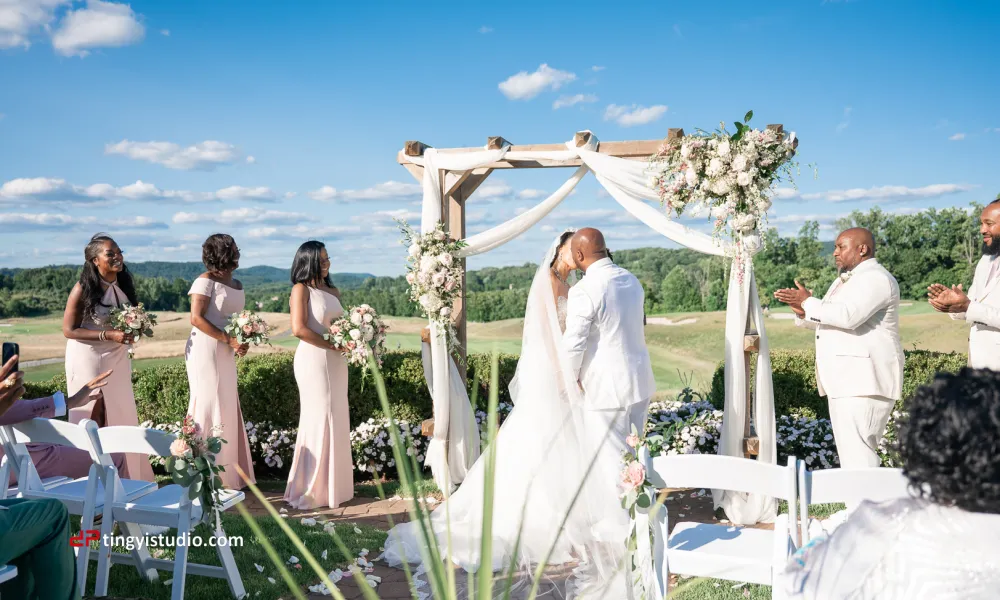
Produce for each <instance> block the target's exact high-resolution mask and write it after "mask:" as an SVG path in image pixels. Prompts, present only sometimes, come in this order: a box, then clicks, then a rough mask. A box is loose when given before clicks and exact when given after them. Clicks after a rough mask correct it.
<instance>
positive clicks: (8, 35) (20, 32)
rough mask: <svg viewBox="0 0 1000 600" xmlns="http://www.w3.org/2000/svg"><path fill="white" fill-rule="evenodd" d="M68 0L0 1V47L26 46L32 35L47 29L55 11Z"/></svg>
mask: <svg viewBox="0 0 1000 600" xmlns="http://www.w3.org/2000/svg"><path fill="white" fill-rule="evenodd" d="M69 2H70V0H3V1H0V49H5V48H16V47H18V46H20V47H23V48H28V47H30V46H31V37H32V35H34V34H36V33H39V32H42V31H47V30H48V29H49V27H50V25H51V24H52V22H53V21H54V20H55V11H56V9H57V8H59V6H61V5H63V4H69Z"/></svg>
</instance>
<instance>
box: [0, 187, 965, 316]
mask: <svg viewBox="0 0 1000 600" xmlns="http://www.w3.org/2000/svg"><path fill="white" fill-rule="evenodd" d="M981 210H982V207H981V206H978V205H973V206H972V207H971V210H966V209H962V208H947V209H943V210H935V209H929V210H926V211H923V212H920V213H917V214H912V215H894V214H890V213H886V212H884V211H882V210H880V209H878V208H875V209H873V210H870V211H868V212H860V211H855V212H854V213H852V214H851V215H850V216H848V217H847V218H846V219H842V220H840V221H839V222H838V223H837V227H838V229H846V228H848V227H855V226H859V227H867V228H869V229H871V230H872V232H873V233H874V234H875V239H876V243H877V246H878V248H877V258H878V259H879V261H880V262H881V263H882V264H883V265H885V267H886V268H887V269H889V271H890V272H891V273H892V274H893V275H895V276H896V279H897V280H898V281H899V287H900V292H901V294H902V295H903V297H904V298H907V299H919V298H923V297H925V290H926V288H927V286H928V285H929V284H931V283H935V282H940V283H944V284H946V285H952V284H956V283H962V284H965V285H966V286H968V284H969V282H970V281H971V279H972V273H973V270H974V268H975V264H976V261H978V260H979V257H980V254H981V247H980V246H981V243H980V240H979V234H978V231H979V226H978V220H979V213H980V211H981ZM819 232H820V227H819V224H818V223H816V222H808V223H806V224H805V225H804V226H803V227H802V229H801V230H800V231H799V233H798V235H797V236H794V237H781V236H779V235H778V233H777V231H776V230H774V229H772V230H770V231H769V232H768V233H767V236H766V237H767V240H766V242H767V243H766V246H765V249H764V250H763V251H761V253H760V254H758V255H757V256H756V257H755V259H754V273H755V277H756V281H757V287H758V289H759V290H760V299H761V302H762V304H763V305H764V306H769V305H770V304H771V301H772V297H773V292H774V290H776V289H779V288H782V287H790V286H793V285H794V281H795V279H798V280H799V281H800V282H802V284H803V285H805V286H807V287H809V288H811V289H813V290H814V291H815V292H816V294H817V295H822V294H823V293H824V292H825V291H826V289H827V287H828V286H829V285H830V283H831V282H832V281H833V279H834V277H836V270H835V269H834V266H833V258H832V252H833V245H832V243H830V242H821V241H819ZM614 258H615V262H616V263H618V264H620V265H622V266H623V267H625V268H626V269H628V270H630V271H631V272H632V273H634V274H635V275H636V277H638V279H639V280H640V281H641V282H642V286H643V288H644V289H645V292H646V307H645V309H646V313H647V314H653V313H667V312H691V311H713V310H724V309H725V307H726V294H727V289H728V278H729V267H728V264H727V262H726V261H725V260H723V259H721V258H718V257H709V256H705V255H704V254H700V253H698V252H695V251H693V250H687V249H665V248H639V249H635V250H620V251H616V252H614ZM129 268H130V269H131V270H132V271H133V272H134V273H135V277H136V288H137V291H138V294H139V299H140V301H142V302H143V303H144V304H145V305H146V306H147V307H148V308H150V309H151V310H174V311H186V310H189V308H190V301H189V300H188V296H187V291H188V288H189V287H190V282H191V279H192V278H193V277H197V275H198V274H199V273H200V272H201V266H200V264H198V263H136V264H130V266H129ZM536 269H537V265H534V264H531V263H526V264H524V265H521V266H515V267H488V268H484V269H479V270H475V271H470V272H468V274H467V275H466V289H467V297H468V303H467V307H466V314H467V316H468V318H469V320H472V321H479V322H488V321H497V320H502V319H513V318H520V317H522V316H523V315H524V305H525V302H526V301H527V297H528V289H529V288H530V287H531V280H532V277H533V276H534V274H535V271H536ZM78 276H79V267H71V266H61V267H45V268H40V269H17V270H13V269H0V317H26V316H36V315H43V314H48V313H50V312H57V311H61V310H62V309H63V307H64V305H65V302H66V297H67V295H68V294H69V291H70V289H71V288H72V286H73V284H74V283H75V282H76V280H77V278H78ZM237 277H238V278H240V280H241V281H243V283H244V285H245V287H246V290H247V304H248V306H250V307H256V308H257V309H258V310H263V311H268V312H288V296H289V293H290V287H291V286H290V284H289V283H288V272H287V270H282V269H277V268H274V267H252V268H249V269H245V270H244V269H241V270H240V271H238V272H237ZM334 283H335V284H336V285H337V286H338V287H339V288H340V289H341V293H342V299H343V303H344V304H345V305H347V306H350V305H356V304H362V303H367V304H370V305H372V306H373V307H374V308H375V309H376V310H377V311H379V312H380V313H381V314H384V315H392V316H401V317H407V316H419V314H420V312H419V310H418V309H417V307H416V306H415V305H414V304H413V303H412V302H410V299H409V288H408V286H407V285H406V281H405V279H404V278H403V277H374V276H371V275H367V274H357V273H354V274H335V275H334Z"/></svg>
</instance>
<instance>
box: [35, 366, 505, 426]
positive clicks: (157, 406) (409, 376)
mask: <svg viewBox="0 0 1000 600" xmlns="http://www.w3.org/2000/svg"><path fill="white" fill-rule="evenodd" d="M294 356H295V355H294V354H293V353H291V352H276V353H273V354H257V355H253V356H248V357H246V358H242V359H239V360H237V361H236V367H237V377H238V386H239V393H240V407H241V408H242V410H243V418H244V420H245V421H249V422H253V423H259V422H270V423H272V424H273V425H274V426H275V427H279V428H281V427H298V425H299V390H298V386H297V385H296V383H295V372H294V369H293V360H294ZM490 358H491V357H490V356H489V355H487V354H473V355H470V356H469V357H468V360H467V363H468V367H467V377H468V382H469V386H470V387H471V385H472V382H475V381H479V382H480V389H479V390H478V394H477V397H478V399H479V401H480V402H479V403H480V404H481V406H480V407H479V408H484V407H485V406H486V404H485V402H486V399H488V398H489V374H490ZM516 368H517V357H516V356H512V355H509V354H501V355H500V402H508V403H509V402H510V391H509V390H508V389H507V388H508V386H509V385H510V381H511V379H513V377H514V371H515V370H516ZM349 369H350V371H349V375H348V387H347V397H348V402H349V404H350V412H351V427H352V428H354V427H357V426H358V425H359V424H360V423H362V422H364V421H367V420H368V419H369V418H372V417H376V418H377V417H380V416H382V409H381V407H380V404H379V398H378V393H377V390H376V389H375V386H374V385H372V382H371V377H369V379H368V381H367V382H366V383H365V385H364V386H362V384H361V369H360V368H359V367H350V368H349ZM381 371H382V377H383V378H384V379H385V385H386V388H387V389H388V391H389V403H390V405H391V406H392V410H393V414H394V415H395V417H396V418H398V419H404V420H409V421H411V422H416V423H419V422H420V421H422V420H423V419H427V418H430V416H431V415H432V413H433V403H432V401H431V397H430V393H428V391H427V384H426V383H425V382H424V367H423V362H422V361H421V358H420V353H419V352H387V353H386V355H385V358H384V361H383V365H382V369H381ZM477 376H478V379H477ZM362 387H363V389H362ZM132 388H133V389H134V390H135V403H136V409H137V410H138V413H139V422H140V423H141V422H143V421H152V422H153V423H154V424H160V423H174V422H177V421H180V420H181V419H183V418H184V415H185V414H187V408H188V402H189V399H190V390H189V388H188V379H187V371H186V369H185V366H184V364H183V363H178V364H171V365H163V366H160V367H157V368H155V369H143V370H141V371H133V372H132ZM26 389H27V392H26V394H25V397H26V398H41V397H44V396H50V395H52V394H53V393H54V392H56V391H57V390H61V391H62V392H63V393H66V377H65V376H64V375H58V376H56V377H54V378H53V379H51V380H49V381H43V382H35V383H32V382H27V383H26ZM469 395H470V397H471V396H473V394H472V391H471V390H470V394H469ZM223 435H224V436H225V434H223Z"/></svg>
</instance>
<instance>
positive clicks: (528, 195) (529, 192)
mask: <svg viewBox="0 0 1000 600" xmlns="http://www.w3.org/2000/svg"><path fill="white" fill-rule="evenodd" d="M547 195H548V192H546V191H545V190H536V189H533V188H528V189H526V190H521V191H520V192H518V193H517V197H518V198H522V199H524V200H531V199H532V198H541V197H542V196H547Z"/></svg>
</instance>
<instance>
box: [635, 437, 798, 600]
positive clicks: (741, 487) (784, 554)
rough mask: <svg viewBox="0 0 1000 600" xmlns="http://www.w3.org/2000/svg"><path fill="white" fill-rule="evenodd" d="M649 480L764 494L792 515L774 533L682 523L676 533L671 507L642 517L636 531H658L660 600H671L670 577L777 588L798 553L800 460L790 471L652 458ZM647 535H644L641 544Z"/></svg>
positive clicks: (712, 459)
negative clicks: (782, 503) (785, 506)
mask: <svg viewBox="0 0 1000 600" xmlns="http://www.w3.org/2000/svg"><path fill="white" fill-rule="evenodd" d="M640 460H642V461H643V462H644V463H645V464H646V473H647V474H646V477H647V478H648V479H649V481H650V482H651V483H652V484H653V485H654V486H656V488H657V489H665V488H674V489H677V488H711V489H722V490H733V491H736V492H745V493H750V494H760V495H764V496H770V497H773V498H777V499H781V500H785V501H787V502H788V510H789V512H790V513H791V514H783V515H778V516H777V517H776V519H775V521H774V530H773V531H769V530H766V529H754V528H749V527H736V526H730V525H721V524H718V525H717V524H709V523H694V522H686V521H682V522H679V523H677V524H675V525H674V528H673V532H670V529H669V527H668V523H667V510H666V506H661V507H659V509H658V510H655V511H654V510H652V509H653V508H655V506H656V505H655V504H654V506H653V507H650V510H649V511H639V512H640V513H641V514H639V515H637V518H636V527H637V528H638V529H639V531H644V528H645V527H649V526H651V527H652V529H653V548H652V556H653V571H654V582H655V583H654V588H655V589H654V590H650V592H651V593H652V597H653V599H654V600H662V599H663V598H666V597H667V593H668V586H669V580H670V573H671V572H673V573H677V574H683V575H692V576H697V577H714V578H718V579H728V580H732V581H746V582H750V583H759V584H764V585H772V586H773V585H774V580H775V576H776V575H777V574H778V573H779V572H781V570H782V569H783V568H784V567H785V564H786V563H787V562H788V559H789V557H791V555H792V553H793V552H794V551H795V548H796V544H795V537H796V536H795V533H796V532H795V523H796V519H795V511H796V508H795V507H796V488H795V465H796V460H795V457H789V459H788V466H785V467H779V466H777V465H771V464H766V463H761V462H757V461H755V460H748V459H745V458H735V457H731V456H718V455H714V454H681V455H672V456H657V457H655V458H649V456H648V454H647V453H646V452H645V451H644V452H643V453H642V455H641V457H640ZM641 539H642V534H641V533H640V540H641Z"/></svg>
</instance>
